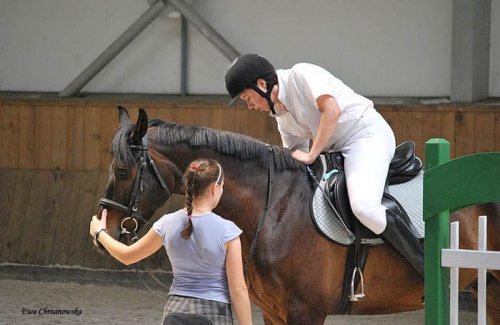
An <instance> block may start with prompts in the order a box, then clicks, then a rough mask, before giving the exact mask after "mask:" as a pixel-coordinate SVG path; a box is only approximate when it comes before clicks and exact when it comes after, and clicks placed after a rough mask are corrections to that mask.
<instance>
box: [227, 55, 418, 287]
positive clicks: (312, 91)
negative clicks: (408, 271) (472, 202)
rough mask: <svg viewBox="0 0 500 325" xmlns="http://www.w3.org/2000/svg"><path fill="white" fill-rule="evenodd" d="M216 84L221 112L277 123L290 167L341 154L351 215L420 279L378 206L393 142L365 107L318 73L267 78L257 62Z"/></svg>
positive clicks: (235, 65) (270, 70) (237, 64)
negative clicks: (238, 110)
mask: <svg viewBox="0 0 500 325" xmlns="http://www.w3.org/2000/svg"><path fill="white" fill-rule="evenodd" d="M224 81H225V84H226V89H227V91H228V93H229V95H230V96H231V101H230V102H229V105H228V106H231V105H233V104H234V103H235V102H236V101H237V100H238V99H242V100H244V101H245V102H246V104H247V106H248V108H249V109H255V110H258V111H263V112H268V114H269V115H270V116H271V117H273V118H275V119H276V122H277V123H278V131H279V132H280V134H281V139H282V142H283V146H284V147H285V148H287V149H289V150H291V151H292V156H293V157H294V158H295V159H297V160H298V161H301V162H302V163H304V164H306V165H310V164H312V163H313V162H314V161H315V160H316V158H317V157H318V155H319V154H320V153H321V152H327V151H330V150H333V151H339V152H342V154H343V156H344V168H345V175H346V181H347V190H348V193H349V200H350V204H351V208H352V211H353V213H354V215H355V216H356V217H357V218H358V219H359V220H360V221H361V223H362V224H363V225H365V226H366V227H367V228H369V229H370V230H371V231H373V232H374V233H375V234H377V235H379V236H380V237H381V238H382V239H383V240H384V241H386V242H388V243H390V244H391V245H392V246H393V247H394V248H395V249H396V250H397V251H398V252H399V253H400V254H401V255H403V256H404V257H405V258H406V259H407V260H408V261H409V262H410V264H411V265H412V266H413V267H414V268H415V270H417V271H418V273H419V274H420V275H421V276H422V277H423V276H424V250H423V248H422V246H421V245H420V242H419V241H418V239H417V238H415V236H414V235H413V233H412V231H411V230H410V228H409V227H408V226H407V225H406V224H405V223H404V222H402V221H401V218H399V217H398V216H397V215H395V214H394V213H393V212H391V211H389V210H388V209H386V207H384V206H383V205H382V204H381V199H382V195H383V191H384V186H385V182H386V178H387V173H388V170H389V164H390V162H391V159H392V157H393V155H394V150H395V138H394V133H393V131H392V129H391V127H390V126H389V124H387V122H386V121H385V120H384V118H383V117H382V116H381V115H380V114H379V113H378V112H377V111H376V110H375V108H374V105H373V102H372V101H371V100H369V99H367V98H365V97H363V96H360V95H358V94H356V93H355V92H354V91H353V90H352V89H351V88H349V87H348V86H346V85H345V84H344V83H343V82H342V81H341V80H339V79H337V78H336V77H334V76H333V75H332V74H331V73H330V72H328V71H326V70H325V69H323V68H321V67H319V66H316V65H313V64H309V63H299V64H296V65H294V66H293V67H292V68H291V69H283V70H281V69H280V70H275V69H274V67H273V65H272V64H271V63H270V62H269V61H268V60H266V59H265V58H264V57H262V56H260V55H257V54H245V55H242V56H240V57H238V58H236V59H235V60H234V61H233V62H231V64H230V65H229V66H228V67H227V69H226V73H225V77H224ZM310 140H312V144H311V146H309V145H310Z"/></svg>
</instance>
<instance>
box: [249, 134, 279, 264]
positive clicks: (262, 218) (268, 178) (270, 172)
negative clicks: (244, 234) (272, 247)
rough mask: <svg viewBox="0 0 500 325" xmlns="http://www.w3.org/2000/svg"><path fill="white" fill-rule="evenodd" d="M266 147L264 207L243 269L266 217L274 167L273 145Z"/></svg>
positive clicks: (250, 259)
mask: <svg viewBox="0 0 500 325" xmlns="http://www.w3.org/2000/svg"><path fill="white" fill-rule="evenodd" d="M266 146H267V149H269V157H270V162H269V171H268V173H267V196H266V205H265V207H264V211H263V212H262V214H261V216H260V218H259V223H258V225H257V230H256V231H255V235H254V237H253V240H252V245H251V246H250V255H249V257H248V261H247V263H246V264H245V270H246V269H247V268H248V267H249V266H250V262H251V261H252V257H253V254H254V253H255V248H256V246H257V238H258V237H259V232H260V230H261V228H262V226H263V225H264V220H265V219H266V216H267V211H268V208H269V201H271V184H272V183H273V167H274V154H273V147H272V146H271V145H269V144H266Z"/></svg>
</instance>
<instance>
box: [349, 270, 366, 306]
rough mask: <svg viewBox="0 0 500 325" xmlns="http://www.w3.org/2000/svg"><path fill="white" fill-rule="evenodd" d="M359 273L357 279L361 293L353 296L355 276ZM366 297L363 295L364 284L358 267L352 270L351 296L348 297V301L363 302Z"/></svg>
mask: <svg viewBox="0 0 500 325" xmlns="http://www.w3.org/2000/svg"><path fill="white" fill-rule="evenodd" d="M357 273H359V279H360V285H361V292H360V293H357V294H355V293H354V289H355V288H354V287H355V283H356V282H355V280H356V274H357ZM365 298H366V295H365V282H364V281H363V272H361V269H360V268H359V266H357V267H356V268H354V271H353V272H352V278H351V294H350V295H349V300H350V301H363V300H365Z"/></svg>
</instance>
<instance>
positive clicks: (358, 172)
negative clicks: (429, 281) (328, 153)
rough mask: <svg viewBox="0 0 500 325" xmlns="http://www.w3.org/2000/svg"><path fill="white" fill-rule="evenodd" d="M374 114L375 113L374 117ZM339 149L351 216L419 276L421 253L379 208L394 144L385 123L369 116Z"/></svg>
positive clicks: (395, 220)
mask: <svg viewBox="0 0 500 325" xmlns="http://www.w3.org/2000/svg"><path fill="white" fill-rule="evenodd" d="M377 114H378V113H377ZM363 123H364V126H365V129H361V130H360V131H359V132H358V133H357V134H356V135H355V136H354V137H353V138H352V139H351V141H350V142H349V143H347V144H346V146H345V147H344V149H343V154H344V157H345V163H344V165H345V172H346V181H347V190H348V193H349V200H350V203H351V208H352V211H353V213H354V215H355V216H356V217H357V218H358V219H359V220H360V221H361V223H362V224H364V225H365V226H366V227H367V228H368V229H370V230H371V231H373V232H374V233H375V234H378V235H380V236H381V237H382V239H384V240H385V241H386V242H388V243H389V244H391V245H392V246H393V247H394V248H395V249H396V250H397V251H398V252H399V253H400V254H401V255H403V257H405V258H406V259H407V260H408V261H409V262H410V263H411V264H412V266H413V267H414V268H415V269H416V270H417V271H418V272H419V273H420V274H421V275H422V276H423V269H424V266H423V260H424V251H423V249H422V246H421V245H420V243H419V241H418V239H416V238H415V237H414V235H413V233H412V232H411V231H410V229H409V228H408V227H407V226H406V224H404V223H403V222H400V219H399V218H396V216H395V215H394V214H393V213H391V212H388V211H387V209H386V208H385V207H384V206H383V205H382V204H381V199H382V195H383V191H384V186H385V181H386V178H387V172H388V169H389V164H390V161H391V159H392V156H393V154H394V149H395V140H394V135H393V133H392V130H391V129H390V127H389V126H388V125H387V123H385V121H383V120H382V122H381V121H380V119H378V118H377V116H370V117H368V118H367V119H365V120H363Z"/></svg>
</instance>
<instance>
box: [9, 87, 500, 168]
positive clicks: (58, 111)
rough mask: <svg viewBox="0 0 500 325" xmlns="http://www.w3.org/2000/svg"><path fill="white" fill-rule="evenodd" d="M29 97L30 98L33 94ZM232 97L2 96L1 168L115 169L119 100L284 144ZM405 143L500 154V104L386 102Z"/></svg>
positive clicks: (267, 122)
mask: <svg viewBox="0 0 500 325" xmlns="http://www.w3.org/2000/svg"><path fill="white" fill-rule="evenodd" d="M25 97H26V96H25ZM226 103H227V101H226V98H225V97H187V98H182V97H163V98H162V97H132V98H130V97H117V98H114V97H112V96H101V97H97V98H91V99H85V98H77V99H70V100H68V99H66V100H63V99H59V98H57V97H56V96H54V95H52V96H46V97H43V96H42V97H41V98H35V99H31V98H18V97H15V98H2V97H1V96H0V121H1V130H0V135H1V142H0V152H1V155H0V168H15V169H18V168H19V169H49V170H88V171H90V170H95V171H99V170H100V171H104V170H107V168H108V166H109V163H110V156H109V153H108V150H109V146H110V144H111V140H112V138H113V135H114V132H115V130H116V128H117V126H118V123H117V110H116V106H117V105H118V104H123V105H125V106H126V107H127V108H129V113H130V115H131V117H132V119H135V118H137V109H138V108H139V107H144V108H145V109H146V112H147V113H148V116H150V117H153V118H160V119H163V120H170V121H174V122H178V123H182V124H195V125H203V126H209V127H212V128H216V129H222V130H229V131H234V132H239V133H243V134H247V135H250V136H252V137H254V138H257V139H260V140H263V141H265V142H268V143H271V144H280V143H281V140H280V137H279V134H278V131H277V130H276V125H275V124H276V122H275V121H274V120H273V119H272V118H269V117H268V116H267V115H266V114H263V113H261V112H256V111H250V110H248V109H246V108H244V107H243V105H242V104H239V105H236V108H227V107H226ZM377 109H378V110H379V112H380V113H381V114H382V115H383V116H384V117H385V118H386V119H387V120H388V122H389V124H390V125H391V126H392V128H393V129H394V132H395V134H396V138H397V141H398V143H399V142H402V141H405V140H413V141H415V142H416V146H417V154H418V155H419V156H420V157H421V158H422V159H425V157H424V146H425V142H426V141H427V140H428V139H430V138H435V137H443V138H445V139H447V140H448V141H450V143H451V150H452V158H454V157H458V156H463V155H466V154H472V153H477V152H484V151H500V105H499V104H467V105H458V104H441V105H421V104H418V103H417V104H398V105H387V104H383V103H382V104H378V105H377Z"/></svg>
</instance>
